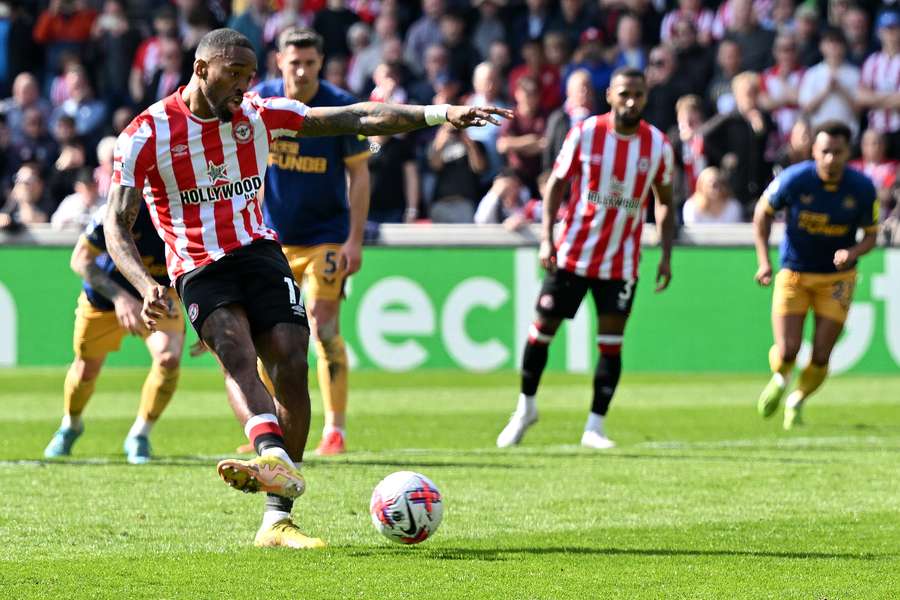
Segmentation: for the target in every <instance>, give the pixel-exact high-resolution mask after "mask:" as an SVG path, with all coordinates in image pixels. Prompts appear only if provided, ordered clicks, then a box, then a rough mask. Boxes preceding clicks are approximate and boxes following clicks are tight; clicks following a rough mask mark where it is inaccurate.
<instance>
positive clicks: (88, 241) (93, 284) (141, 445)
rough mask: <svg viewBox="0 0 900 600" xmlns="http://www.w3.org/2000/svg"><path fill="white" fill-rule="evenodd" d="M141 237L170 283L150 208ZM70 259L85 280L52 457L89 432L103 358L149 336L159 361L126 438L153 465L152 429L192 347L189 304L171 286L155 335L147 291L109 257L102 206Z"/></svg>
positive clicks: (135, 460)
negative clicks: (86, 420)
mask: <svg viewBox="0 0 900 600" xmlns="http://www.w3.org/2000/svg"><path fill="white" fill-rule="evenodd" d="M134 237H135V240H136V244H137V251H138V254H139V255H140V259H141V260H142V261H143V264H144V265H146V267H147V270H148V271H149V273H150V275H151V276H152V277H153V279H154V281H156V282H157V283H158V284H159V285H162V286H168V285H169V276H168V274H167V273H166V263H165V250H164V247H163V243H162V241H161V240H160V239H159V236H157V235H156V230H155V229H154V227H153V223H152V222H151V221H150V212H149V211H148V210H147V209H146V208H142V209H141V210H140V211H139V212H138V214H137V219H136V220H135V223H134ZM70 264H71V266H72V270H73V271H75V272H76V273H77V274H78V275H79V276H80V277H81V278H82V279H83V280H84V284H83V291H82V292H81V296H79V298H78V308H77V309H76V310H75V333H74V349H75V360H74V361H73V362H72V365H71V366H70V367H69V370H68V372H67V373H66V381H65V384H64V388H63V398H64V411H65V412H64V414H63V419H62V424H61V425H60V427H59V430H58V431H57V432H56V433H55V434H54V435H53V439H51V440H50V443H49V444H48V445H47V448H46V449H45V450H44V456H46V457H47V458H58V457H61V456H69V455H70V454H71V453H72V446H73V445H74V444H75V440H77V439H78V437H79V436H80V435H81V434H82V433H83V432H84V424H83V423H82V420H81V414H82V413H83V412H84V408H85V406H86V405H87V403H88V400H90V399H91V395H92V394H93V393H94V385H95V384H96V383H97V377H98V376H99V375H100V370H101V369H102V368H103V362H104V361H105V360H106V356H107V355H108V354H109V353H110V352H115V351H116V350H118V349H119V347H120V346H121V344H122V339H123V338H124V337H125V336H126V335H129V334H130V335H138V336H141V337H142V338H144V342H145V343H146V344H147V350H149V351H150V356H151V357H152V358H153V365H152V366H151V367H150V372H149V373H148V374H147V379H146V380H145V381H144V387H143V388H142V389H141V404H140V408H139V409H138V416H137V419H135V421H134V424H133V425H132V426H131V430H130V431H129V432H128V436H127V437H126V438H125V456H126V458H127V459H128V462H129V463H131V464H135V465H137V464H144V463H147V462H150V456H151V454H150V430H151V429H152V428H153V425H154V424H155V423H156V421H157V420H158V419H159V417H160V415H161V414H162V412H163V410H165V408H166V406H167V405H168V404H169V400H171V399H172V395H173V394H174V393H175V386H176V385H177V384H178V374H179V365H180V364H181V351H182V348H183V346H184V317H182V315H181V303H180V302H178V298H177V296H176V295H175V292H174V291H171V290H170V291H169V292H168V293H167V296H166V297H167V298H168V300H169V301H170V302H171V310H170V311H169V312H168V314H166V315H164V316H163V317H161V318H160V320H159V322H158V323H157V324H156V331H154V332H153V333H151V332H150V330H148V329H147V328H146V327H145V326H144V322H143V321H142V320H141V296H140V294H138V292H137V290H135V289H134V287H132V286H131V284H130V283H128V280H127V279H125V277H123V276H122V274H121V273H120V272H119V271H118V270H117V269H116V266H115V264H113V261H112V259H111V258H110V256H109V254H107V250H106V236H105V235H104V232H103V211H102V210H101V211H98V213H97V214H96V215H94V218H93V220H92V221H91V223H90V224H89V225H88V227H87V228H86V229H85V232H84V234H83V235H82V236H81V237H80V238H79V239H78V243H76V244H75V249H74V250H73V252H72V259H71V262H70Z"/></svg>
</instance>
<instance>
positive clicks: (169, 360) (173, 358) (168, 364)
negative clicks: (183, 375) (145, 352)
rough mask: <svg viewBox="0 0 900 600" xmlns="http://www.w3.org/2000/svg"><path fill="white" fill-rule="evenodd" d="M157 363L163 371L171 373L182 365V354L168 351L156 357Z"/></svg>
mask: <svg viewBox="0 0 900 600" xmlns="http://www.w3.org/2000/svg"><path fill="white" fill-rule="evenodd" d="M155 362H156V364H158V365H159V366H160V367H162V368H163V369H166V370H170V371H171V370H174V369H177V368H178V366H179V365H180V364H181V354H180V353H176V352H171V351H168V350H166V351H164V352H160V353H159V354H158V355H157V356H156V359H155Z"/></svg>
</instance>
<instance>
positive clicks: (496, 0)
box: [471, 0, 506, 58]
mask: <svg viewBox="0 0 900 600" xmlns="http://www.w3.org/2000/svg"><path fill="white" fill-rule="evenodd" d="M505 4H506V0H473V2H472V6H474V7H475V8H476V9H478V19H477V20H476V22H475V27H474V28H473V29H472V35H471V38H472V45H473V46H474V47H475V50H477V51H478V55H479V57H480V58H486V57H487V56H488V54H489V53H490V50H491V44H493V43H494V42H500V41H504V40H506V25H505V24H504V22H503V20H502V19H501V18H500V8H501V7H503V6H504V5H505Z"/></svg>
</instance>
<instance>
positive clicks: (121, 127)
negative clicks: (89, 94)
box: [106, 106, 137, 137]
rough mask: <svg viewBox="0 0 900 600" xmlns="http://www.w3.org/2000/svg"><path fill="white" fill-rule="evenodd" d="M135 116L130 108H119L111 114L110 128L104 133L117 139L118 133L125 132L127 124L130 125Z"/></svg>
mask: <svg viewBox="0 0 900 600" xmlns="http://www.w3.org/2000/svg"><path fill="white" fill-rule="evenodd" d="M136 116H137V113H135V111H134V109H133V108H131V107H130V106H120V107H119V108H117V109H116V110H115V111H114V112H113V116H112V120H111V122H110V127H109V128H108V129H107V131H106V133H107V134H108V135H111V136H113V137H118V136H119V134H120V133H122V132H123V131H125V128H126V127H128V124H129V123H131V121H132V120H134V117H136Z"/></svg>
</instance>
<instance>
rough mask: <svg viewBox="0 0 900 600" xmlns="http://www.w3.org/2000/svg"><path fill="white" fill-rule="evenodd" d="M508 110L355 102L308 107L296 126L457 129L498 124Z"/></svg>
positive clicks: (378, 131)
mask: <svg viewBox="0 0 900 600" xmlns="http://www.w3.org/2000/svg"><path fill="white" fill-rule="evenodd" d="M512 114H513V113H512V111H510V110H507V109H505V108H497V107H495V106H484V107H476V106H450V105H448V104H440V105H431V106H411V105H406V104H384V103H381V102H359V103H357V104H351V105H349V106H317V107H315V108H310V109H309V112H308V113H307V114H306V118H305V119H304V121H303V127H302V129H301V130H300V133H299V135H301V136H324V135H347V134H353V133H358V134H362V135H392V134H395V133H405V132H407V131H415V130H416V129H423V128H425V127H430V126H432V125H439V124H441V123H450V124H452V125H453V126H454V127H456V128H457V129H463V128H466V127H481V126H483V125H487V124H488V123H493V124H494V125H499V124H500V121H499V120H498V117H502V118H507V119H508V118H510V117H512Z"/></svg>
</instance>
